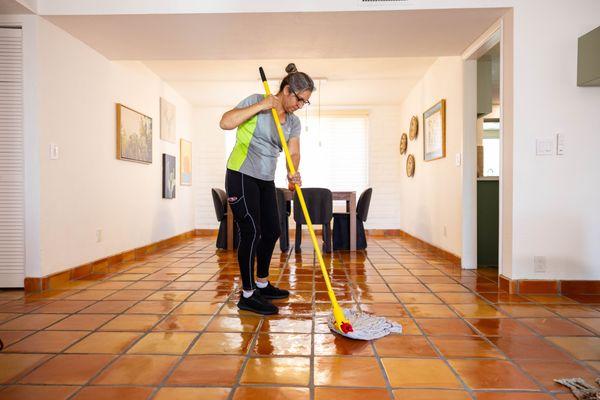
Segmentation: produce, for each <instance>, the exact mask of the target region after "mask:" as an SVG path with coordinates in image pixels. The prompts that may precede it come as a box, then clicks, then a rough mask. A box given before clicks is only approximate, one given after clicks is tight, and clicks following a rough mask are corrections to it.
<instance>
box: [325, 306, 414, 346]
mask: <svg viewBox="0 0 600 400" xmlns="http://www.w3.org/2000/svg"><path fill="white" fill-rule="evenodd" d="M343 311H344V315H345V316H346V318H347V319H348V322H350V324H351V325H352V331H351V332H347V333H344V332H341V331H339V330H338V329H337V328H336V327H335V318H334V317H333V313H332V314H331V315H330V316H329V319H328V321H327V325H329V329H331V330H332V331H333V332H335V333H337V334H340V335H342V336H346V337H349V338H350V339H358V340H373V339H379V338H382V337H384V336H387V335H389V334H390V333H402V325H400V324H398V323H396V322H393V321H389V320H387V319H385V318H384V317H378V316H376V315H371V314H365V313H362V312H360V311H354V310H349V309H347V308H346V309H344V310H343Z"/></svg>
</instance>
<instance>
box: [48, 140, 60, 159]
mask: <svg viewBox="0 0 600 400" xmlns="http://www.w3.org/2000/svg"><path fill="white" fill-rule="evenodd" d="M58 156H59V153H58V145H57V144H56V143H50V159H51V160H58Z"/></svg>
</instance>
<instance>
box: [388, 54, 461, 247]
mask: <svg viewBox="0 0 600 400" xmlns="http://www.w3.org/2000/svg"><path fill="white" fill-rule="evenodd" d="M462 68H463V66H462V59H461V58H460V57H441V58H439V59H438V60H437V61H436V62H435V63H434V64H433V65H432V66H431V68H430V69H429V71H427V73H426V74H425V76H424V77H423V78H422V79H421V81H420V82H419V83H418V84H417V85H416V86H415V87H414V88H413V89H412V90H411V92H410V94H409V95H408V96H407V98H406V100H405V101H404V102H403V103H402V106H401V108H400V121H401V123H400V126H399V128H401V130H402V131H403V132H408V127H409V123H410V118H411V116H413V115H416V116H418V118H419V135H418V137H417V140H416V141H410V140H409V142H408V151H407V154H411V153H412V154H413V155H414V156H415V161H416V167H415V175H414V177H413V178H409V177H407V176H406V173H405V171H406V166H405V164H406V158H407V156H402V157H401V160H399V162H397V167H396V168H397V169H398V170H400V171H401V173H400V176H399V178H400V179H399V187H400V192H399V193H400V196H399V199H398V202H397V203H396V205H395V206H393V205H391V204H390V205H389V207H390V208H392V207H393V208H395V209H397V210H399V211H398V213H399V215H400V220H399V225H398V227H399V228H400V229H402V230H404V231H406V232H407V233H409V234H411V235H413V236H415V237H418V238H419V239H422V240H424V241H426V242H428V243H430V244H433V245H434V246H437V247H439V248H442V249H444V250H446V251H448V252H450V253H453V254H455V255H457V256H460V255H461V252H462V249H461V235H462V227H461V223H462V219H461V214H462V212H461V202H462V194H461V183H462V182H461V181H462V178H461V168H460V167H457V166H456V164H455V155H456V153H460V152H461V150H462V134H463V133H462V132H463V122H462V121H463V95H462V93H463V84H462V79H463V71H462ZM441 99H446V157H445V158H442V159H439V160H433V161H424V159H423V112H424V111H425V110H427V109H428V108H429V107H431V106H433V105H434V104H436V103H437V102H438V101H440V100H441ZM399 134H400V133H397V132H394V136H395V137H394V139H395V140H393V141H392V142H395V143H398V142H399V140H398V138H399ZM392 144H393V143H390V147H392ZM394 149H395V150H396V151H398V150H397V149H398V147H397V145H396V146H394ZM387 212H388V215H391V213H392V210H387ZM444 230H445V232H444Z"/></svg>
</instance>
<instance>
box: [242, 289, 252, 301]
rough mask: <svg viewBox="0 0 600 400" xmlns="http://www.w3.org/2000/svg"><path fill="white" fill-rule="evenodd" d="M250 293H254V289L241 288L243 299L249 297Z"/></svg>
mask: <svg viewBox="0 0 600 400" xmlns="http://www.w3.org/2000/svg"><path fill="white" fill-rule="evenodd" d="M252 294H254V290H242V295H243V296H244V298H245V299H247V298H248V297H251V296H252Z"/></svg>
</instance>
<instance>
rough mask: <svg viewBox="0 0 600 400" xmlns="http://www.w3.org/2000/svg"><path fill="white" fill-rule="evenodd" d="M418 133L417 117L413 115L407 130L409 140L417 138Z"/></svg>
mask: <svg viewBox="0 0 600 400" xmlns="http://www.w3.org/2000/svg"><path fill="white" fill-rule="evenodd" d="M418 134H419V119H418V118H417V116H416V115H415V116H413V117H412V118H411V119H410V130H409V131H408V137H410V140H415V139H416V138H417V135H418Z"/></svg>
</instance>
